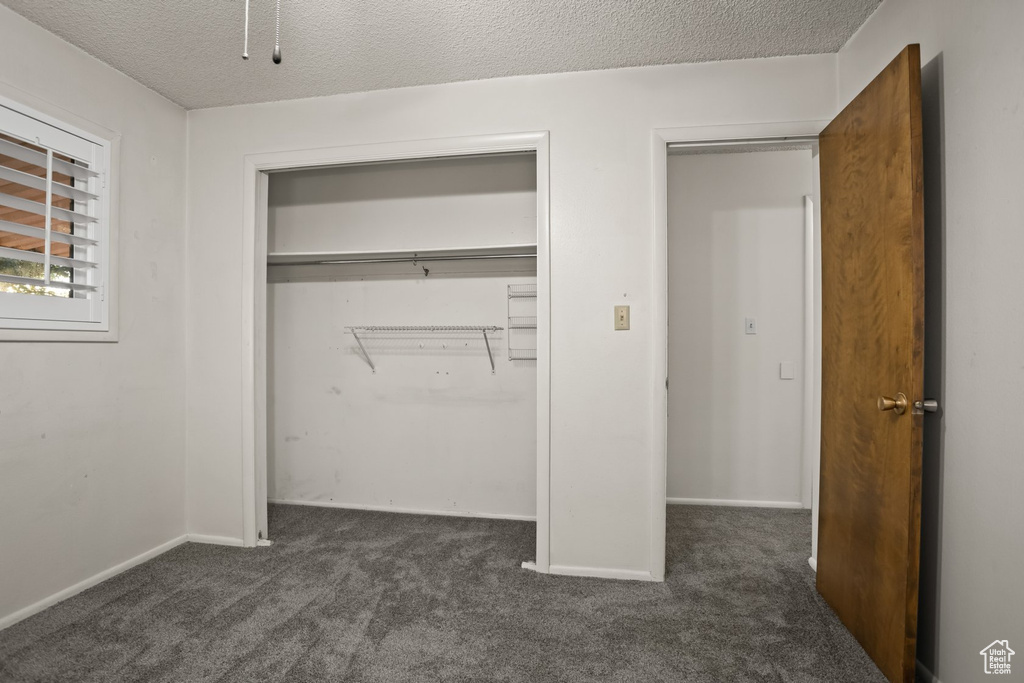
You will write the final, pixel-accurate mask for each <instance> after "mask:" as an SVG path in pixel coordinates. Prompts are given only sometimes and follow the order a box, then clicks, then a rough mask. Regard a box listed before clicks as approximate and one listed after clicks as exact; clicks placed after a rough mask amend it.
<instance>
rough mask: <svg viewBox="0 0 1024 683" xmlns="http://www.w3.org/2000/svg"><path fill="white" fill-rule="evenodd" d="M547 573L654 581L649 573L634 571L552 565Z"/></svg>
mask: <svg viewBox="0 0 1024 683" xmlns="http://www.w3.org/2000/svg"><path fill="white" fill-rule="evenodd" d="M548 573H549V574H558V575H560V576H586V577H590V578H594V579H618V580H620V581H656V579H655V578H654V577H653V576H651V573H650V572H648V571H643V570H636V569H605V568H602V567H571V566H568V565H564V564H553V565H551V566H550V567H548Z"/></svg>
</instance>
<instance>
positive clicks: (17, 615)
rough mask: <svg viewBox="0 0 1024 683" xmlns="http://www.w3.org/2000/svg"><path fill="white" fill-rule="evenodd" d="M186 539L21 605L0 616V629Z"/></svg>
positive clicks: (153, 549)
mask: <svg viewBox="0 0 1024 683" xmlns="http://www.w3.org/2000/svg"><path fill="white" fill-rule="evenodd" d="M187 540H188V536H187V535H183V536H178V537H177V538H174V539H171V540H170V541H167V542H166V543H161V544H160V545H158V546H156V547H155V548H150V549H149V550H147V551H146V552H144V553H141V554H139V555H136V556H135V557H133V558H131V559H129V560H125V561H124V562H122V563H120V564H117V565H114V566H113V567H110V568H109V569H104V570H103V571H101V572H99V573H98V574H93V575H92V576H90V577H89V578H87V579H85V580H84V581H79V582H78V583H76V584H75V585H73V586H69V587H68V588H65V589H64V590H62V591H58V592H56V593H54V594H53V595H51V596H49V597H46V598H43V599H42V600H40V601H38V602H34V603H32V604H31V605H29V606H28V607H23V608H22V609H20V610H18V611H17V612H14V613H12V614H8V615H7V616H5V617H0V630H3V629H5V628H7V627H8V626H13V625H14V624H17V623H18V622H19V621H23V620H25V619H28V618H29V617H31V616H33V615H35V614H38V613H40V612H42V611H43V610H44V609H46V608H47V607H52V606H53V605H56V604H57V603H58V602H63V601H64V600H67V599H68V598H70V597H74V596H75V595H78V594H79V593H81V592H82V591H84V590H87V589H89V588H92V587H93V586H95V585H97V584H99V583H102V582H103V581H106V580H107V579H109V578H112V577H114V576H117V575H118V574H120V573H122V572H125V571H127V570H129V569H131V568H132V567H135V566H138V565H140V564H142V563H143V562H147V561H149V560H152V559H153V558H154V557H156V556H157V555H162V554H164V553H166V552H167V551H168V550H172V549H174V548H177V547H178V546H179V545H181V544H182V543H185V542H186V541H187Z"/></svg>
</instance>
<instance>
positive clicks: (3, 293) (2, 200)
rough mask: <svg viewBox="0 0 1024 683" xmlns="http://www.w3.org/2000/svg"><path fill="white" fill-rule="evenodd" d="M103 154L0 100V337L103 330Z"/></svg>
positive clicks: (88, 139)
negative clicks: (2, 333)
mask: <svg viewBox="0 0 1024 683" xmlns="http://www.w3.org/2000/svg"><path fill="white" fill-rule="evenodd" d="M110 148H111V143H110V141H108V140H105V139H102V138H99V137H97V136H95V135H92V134H89V133H86V132H84V131H80V130H76V129H74V128H72V127H71V126H67V125H64V124H62V123H60V122H58V121H56V120H54V119H52V118H50V117H48V116H46V115H44V114H40V113H38V112H34V111H32V110H29V109H26V108H24V107H21V106H19V105H16V104H14V103H13V102H10V101H8V100H5V99H2V98H0V331H5V330H54V331H78V332H81V331H86V332H100V333H103V332H108V331H109V330H110V291H109V288H110V283H111V277H110V275H111V273H110V252H111V244H110V233H111V230H110V220H109V208H110V201H109V194H110V193H109V189H108V182H107V180H108V178H107V172H108V169H109V168H110V158H111V153H110ZM3 338H17V339H23V338H26V337H24V336H15V337H10V336H5V337H3ZM31 338H33V339H47V338H50V337H47V336H46V335H33V336H32V337H31Z"/></svg>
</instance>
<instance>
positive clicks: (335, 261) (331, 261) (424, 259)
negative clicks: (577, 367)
mask: <svg viewBox="0 0 1024 683" xmlns="http://www.w3.org/2000/svg"><path fill="white" fill-rule="evenodd" d="M506 258H537V255H536V254H475V255H468V256H404V257H400V258H352V259H344V258H342V259H339V258H325V259H310V260H308V261H268V262H267V265H268V266H330V265H355V264H362V263H430V262H433V261H479V260H482V259H506Z"/></svg>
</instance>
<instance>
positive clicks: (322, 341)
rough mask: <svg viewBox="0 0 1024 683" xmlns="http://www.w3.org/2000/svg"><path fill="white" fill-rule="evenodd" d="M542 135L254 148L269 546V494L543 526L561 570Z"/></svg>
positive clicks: (531, 558)
mask: <svg viewBox="0 0 1024 683" xmlns="http://www.w3.org/2000/svg"><path fill="white" fill-rule="evenodd" d="M540 140H542V141H543V142H545V143H546V135H544V136H543V137H542V138H541V137H540V136H538V137H537V138H536V139H535V140H531V141H530V142H531V144H529V145H524V144H522V143H521V141H519V140H517V141H516V142H517V143H518V144H516V145H508V144H504V145H503V146H505V147H510V146H511V147H520V149H515V148H513V149H506V150H501V151H494V152H490V153H465V152H463V153H458V152H455V153H441V154H410V156H409V158H401V157H397V158H388V157H389V155H391V154H392V153H393V152H394V150H388V151H387V153H385V154H382V156H383V157H384V158H379V159H373V158H372V156H373V155H366V154H363V152H365V149H360V150H359V153H356V154H353V155H352V156H355V157H356V158H357V159H359V160H358V161H355V162H351V163H318V164H300V163H288V161H287V160H284V161H280V160H277V161H276V162H277V163H280V164H281V166H278V167H277V168H275V167H274V166H275V162H274V161H271V162H269V163H262V164H261V163H259V162H260V161H265V160H263V159H258V160H253V161H255V162H256V163H253V164H252V166H253V171H254V176H255V180H256V182H255V183H254V185H255V187H253V188H252V190H253V191H254V194H255V199H256V202H255V204H256V216H255V217H254V218H255V220H254V227H255V236H256V239H255V242H256V245H257V256H259V247H260V245H261V243H262V244H265V246H266V251H265V255H264V257H263V259H262V260H261V261H259V260H258V261H257V264H256V267H255V268H254V273H253V274H254V276H255V277H254V279H255V281H256V285H257V286H256V291H255V296H254V308H255V311H254V313H255V315H254V318H255V323H256V325H255V327H256V332H257V334H256V335H255V340H254V341H255V343H254V349H253V356H254V367H255V370H256V372H255V377H254V385H255V389H256V392H255V393H256V396H255V399H256V400H255V410H254V415H255V418H256V419H255V435H254V451H255V455H256V456H257V457H256V458H255V459H254V460H255V461H256V462H254V472H253V474H254V501H253V502H254V503H255V505H254V507H255V513H256V519H255V520H254V527H255V529H254V531H255V534H254V535H255V539H254V543H255V544H260V543H266V542H268V541H267V540H264V539H269V541H272V540H273V538H274V535H275V527H274V523H273V520H274V515H269V516H268V515H267V509H268V508H267V504H268V503H269V504H271V505H274V504H282V505H298V506H315V507H333V508H349V509H357V510H370V511H379V512H391V513H414V514H424V515H454V516H464V517H484V518H497V519H507V520H517V521H520V522H537V524H536V552H533V550H532V549H531V550H530V551H528V552H524V556H523V557H522V560H523V561H524V565H526V566H529V567H530V568H536V569H537V570H539V571H545V570H546V568H547V552H546V551H547V467H546V462H547V447H548V444H547V440H548V436H547V432H548V427H547V425H548V420H547V411H548V404H547V395H548V389H547V386H548V371H547V367H548V366H547V336H548V333H547V329H548V324H547V318H546V316H547V315H548V306H547V305H546V301H547V278H546V277H545V276H544V275H545V273H546V272H547V271H546V263H547V248H546V236H547V216H546V212H547V196H546V163H547V162H546V149H543V150H541V149H540V145H539V144H538V141H540ZM480 146H485V145H480ZM491 146H492V147H493V146H502V145H494V144H493V143H492V144H491ZM522 148H525V149H522ZM453 151H454V150H453ZM340 156H342V157H344V156H345V153H344V151H343V153H342V154H341V155H340ZM366 156H370V157H371V158H370V159H367V160H363V158H365V157H366ZM360 157H362V158H360ZM261 166H262V167H263V168H260V167H261ZM268 167H269V168H268ZM539 179H542V180H543V182H544V185H545V187H544V190H543V191H540V188H539V183H538V180H539ZM261 230H262V237H263V238H264V239H262V240H261V239H260V237H261V235H260V233H261ZM539 263H543V264H544V268H542V269H540V271H539V269H538V264H539ZM261 266H262V267H261ZM261 271H262V273H261ZM261 275H262V276H263V279H262V282H261V281H260V276H261ZM260 284H262V285H263V287H262V288H261V287H260V286H259V285H260ZM260 299H262V302H261V301H260ZM261 314H262V315H261ZM261 318H262V323H263V335H264V336H263V337H262V343H261V336H260V334H259V331H260V330H259V328H260V322H261V320H260V319H261ZM541 368H543V369H544V370H543V372H540V369H541ZM261 371H262V373H265V374H263V376H262V377H261ZM260 389H262V390H263V393H262V396H260V393H261V392H260ZM261 399H262V400H261ZM261 417H262V420H261V419H260V418H261ZM261 451H262V454H263V456H264V457H265V466H264V467H261V466H260V463H259V462H258V460H259V455H260V454H261Z"/></svg>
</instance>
